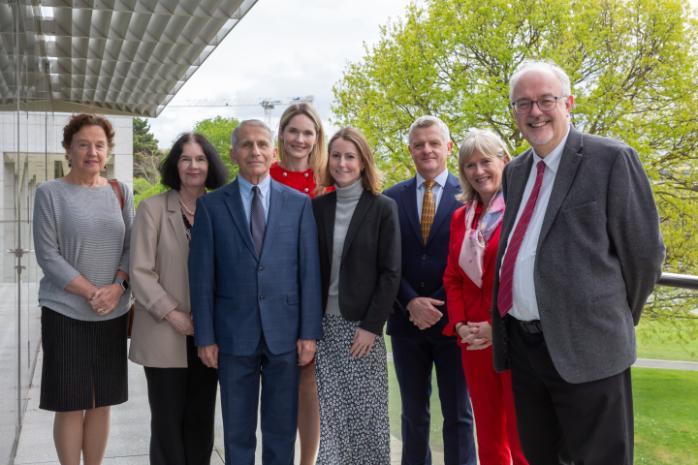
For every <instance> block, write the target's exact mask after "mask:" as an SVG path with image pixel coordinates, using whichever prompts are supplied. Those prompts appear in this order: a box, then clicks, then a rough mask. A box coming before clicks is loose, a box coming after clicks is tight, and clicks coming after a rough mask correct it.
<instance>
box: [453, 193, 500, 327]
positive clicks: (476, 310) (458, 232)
mask: <svg viewBox="0 0 698 465" xmlns="http://www.w3.org/2000/svg"><path fill="white" fill-rule="evenodd" d="M466 208H467V206H462V207H460V208H459V209H458V210H456V211H455V212H453V217H452V218H451V238H450V240H449V244H448V263H447V265H446V270H445V271H444V289H445V290H446V308H448V325H446V326H445V327H444V331H443V332H444V334H446V335H447V336H452V335H454V334H455V325H456V323H458V322H462V323H465V322H467V321H489V322H490V323H491V322H492V287H493V284H494V269H495V261H496V258H497V247H498V246H499V233H500V230H501V228H502V225H501V224H500V225H499V226H497V229H495V231H494V233H492V237H490V240H489V241H487V245H486V246H485V255H484V263H483V267H482V288H479V287H477V286H476V285H475V283H473V282H472V281H471V280H470V278H469V277H468V275H466V274H465V272H464V271H463V269H462V268H461V267H460V265H459V264H458V257H459V255H460V249H461V245H462V244H463V237H465V211H466ZM481 213H482V205H481V204H478V206H477V210H476V211H475V217H474V218H473V223H474V224H473V227H477V223H478V221H479V219H480V215H481Z"/></svg>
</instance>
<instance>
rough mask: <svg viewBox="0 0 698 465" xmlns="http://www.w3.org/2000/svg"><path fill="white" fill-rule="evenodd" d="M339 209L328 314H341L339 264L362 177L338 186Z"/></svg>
mask: <svg viewBox="0 0 698 465" xmlns="http://www.w3.org/2000/svg"><path fill="white" fill-rule="evenodd" d="M336 192H337V209H336V210H335V214H334V234H333V238H332V263H331V266H330V287H329V289H328V291H327V308H326V309H325V313H326V314H327V315H341V313H340V311H339V266H340V265H341V262H342V251H343V250H344V239H346V237H347V230H348V229H349V223H350V222H351V217H352V216H353V215H354V210H355V209H356V205H357V204H358V203H359V199H360V198H361V194H363V192H364V186H363V184H362V183H361V178H359V179H358V180H356V181H355V182H354V183H353V184H350V185H349V186H347V187H338V186H337V187H336Z"/></svg>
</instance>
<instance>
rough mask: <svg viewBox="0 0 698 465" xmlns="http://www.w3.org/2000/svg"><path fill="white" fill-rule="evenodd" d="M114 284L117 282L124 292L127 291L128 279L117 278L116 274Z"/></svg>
mask: <svg viewBox="0 0 698 465" xmlns="http://www.w3.org/2000/svg"><path fill="white" fill-rule="evenodd" d="M114 284H118V285H119V286H121V289H123V290H124V292H126V291H128V281H127V280H125V279H124V278H119V277H118V276H117V278H116V281H114Z"/></svg>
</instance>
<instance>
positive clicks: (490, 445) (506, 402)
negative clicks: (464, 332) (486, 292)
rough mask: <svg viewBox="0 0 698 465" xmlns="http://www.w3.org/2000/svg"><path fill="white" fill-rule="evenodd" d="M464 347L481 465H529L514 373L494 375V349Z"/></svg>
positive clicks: (463, 355) (462, 347)
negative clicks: (521, 433) (516, 403)
mask: <svg viewBox="0 0 698 465" xmlns="http://www.w3.org/2000/svg"><path fill="white" fill-rule="evenodd" d="M459 345H460V347H461V357H462V359H463V370H464V371H465V379H466V380H467V384H468V392H469V393H470V400H471V401H472V404H473V413H474V414H475V428H476V430H477V455H478V458H479V459H480V465H510V464H511V463H512V460H513V463H514V465H528V462H527V461H526V458H525V457H524V454H523V450H522V449H521V441H520V440H519V432H518V430H517V428H516V413H515V410H514V394H513V392H512V390H511V372H510V371H509V370H507V371H504V372H502V373H497V372H496V371H494V367H493V366H492V348H491V347H488V348H487V349H483V350H467V349H466V346H465V345H462V344H459Z"/></svg>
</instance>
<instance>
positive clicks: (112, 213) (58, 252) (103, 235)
mask: <svg viewBox="0 0 698 465" xmlns="http://www.w3.org/2000/svg"><path fill="white" fill-rule="evenodd" d="M121 189H122V191H123V193H124V209H123V211H122V210H121V208H120V206H119V199H118V198H117V197H116V193H115V192H114V190H113V189H112V187H111V186H110V185H108V184H107V185H106V186H98V187H85V186H78V185H76V184H71V183H68V182H66V181H63V180H60V179H54V180H52V181H48V182H46V183H44V184H42V185H40V186H39V187H38V188H37V190H36V199H35V202H34V223H33V233H34V248H35V250H36V260H37V262H38V263H39V266H40V267H41V269H42V271H43V272H44V276H43V278H41V282H40V283H39V304H40V305H41V306H43V307H48V308H50V309H51V310H54V311H56V312H58V313H61V314H63V315H66V316H68V317H70V318H74V319H77V320H83V321H100V320H109V319H112V318H116V317H119V316H121V315H123V314H124V313H126V312H127V311H128V308H129V303H130V297H131V293H130V291H129V292H125V293H124V295H123V296H121V300H120V301H119V305H118V306H117V308H116V309H115V310H114V311H113V312H111V313H110V314H109V315H107V316H99V315H97V314H96V313H95V312H94V311H93V310H92V308H91V307H90V305H89V304H88V303H87V302H86V301H85V299H83V298H82V297H80V296H78V295H76V294H71V293H70V292H68V291H66V290H65V287H66V286H67V285H68V283H70V282H71V281H72V280H73V279H75V278H76V277H78V276H79V275H83V276H84V277H85V278H87V280H89V281H90V282H91V283H92V284H94V285H95V286H97V287H101V286H105V285H107V284H111V283H113V282H114V279H115V277H116V272H117V271H118V270H122V271H124V272H126V273H128V265H129V262H128V261H129V243H130V231H131V223H132V222H133V215H134V211H133V196H132V194H131V191H130V190H129V189H128V188H127V187H126V186H125V185H123V184H121Z"/></svg>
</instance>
